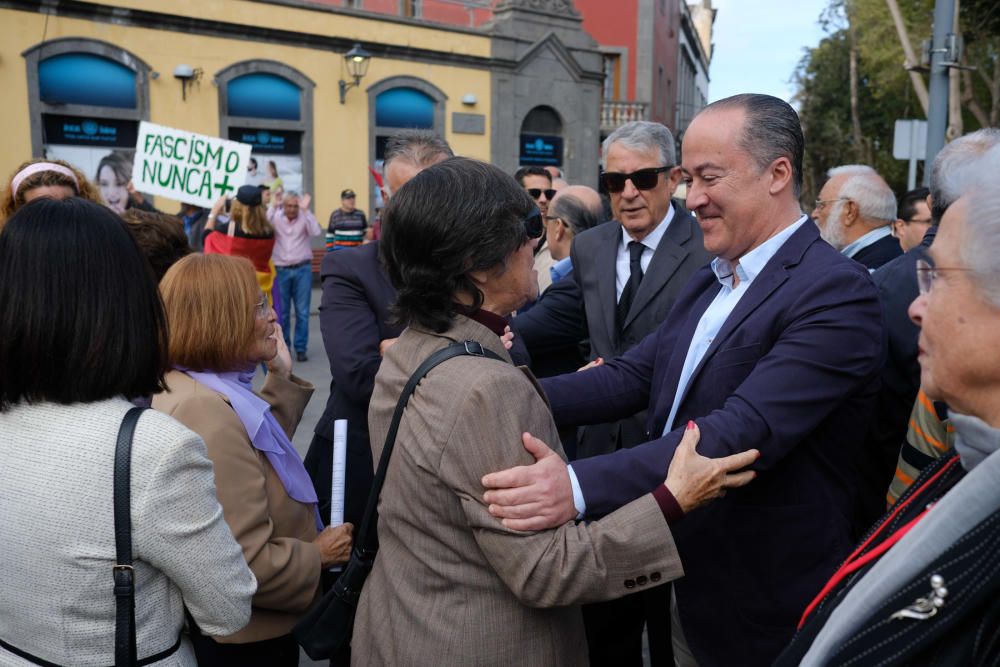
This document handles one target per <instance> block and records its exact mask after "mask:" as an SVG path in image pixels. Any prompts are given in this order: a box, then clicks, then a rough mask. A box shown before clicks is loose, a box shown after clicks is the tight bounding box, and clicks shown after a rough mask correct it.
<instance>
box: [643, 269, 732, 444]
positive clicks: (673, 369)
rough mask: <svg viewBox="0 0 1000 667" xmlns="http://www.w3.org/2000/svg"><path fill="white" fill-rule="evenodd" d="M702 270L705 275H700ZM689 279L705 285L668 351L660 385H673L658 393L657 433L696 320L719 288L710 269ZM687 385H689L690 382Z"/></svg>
mask: <svg viewBox="0 0 1000 667" xmlns="http://www.w3.org/2000/svg"><path fill="white" fill-rule="evenodd" d="M703 272H704V273H705V275H702V273H703ZM691 280H692V281H694V280H701V281H702V282H704V283H705V285H704V287H701V288H700V292H701V294H700V296H699V297H698V299H697V301H695V303H694V306H693V307H692V308H691V309H690V310H689V311H688V314H687V317H686V318H685V319H684V322H683V323H682V324H681V330H680V331H679V332H678V334H677V338H676V339H675V340H676V341H677V344H676V345H674V349H673V350H672V351H671V353H670V362H669V363H668V364H667V372H666V373H665V374H664V376H663V382H662V385H661V386H663V387H673V388H674V391H664V392H662V393H661V394H660V399H659V401H658V403H657V405H656V408H655V414H656V422H655V428H656V430H654V431H653V432H654V433H657V434H658V433H660V432H661V431H663V426H664V425H665V423H666V421H667V417H668V416H669V415H670V408H671V406H672V405H673V400H674V395H675V394H676V393H677V383H678V382H679V381H680V377H681V371H682V370H683V369H684V360H685V359H686V358H687V353H688V348H689V347H691V339H692V338H694V331H695V329H697V328H698V322H700V321H701V317H702V315H704V314H705V311H706V310H708V306H709V304H711V303H712V301H713V300H714V299H715V296H716V295H717V294H718V293H719V289H720V285H719V281H718V280H717V279H716V277H715V273H713V272H712V271H711V270H710V269H699V271H698V273H696V274H695V275H694V276H692V278H691ZM688 386H691V383H690V382H689V383H688Z"/></svg>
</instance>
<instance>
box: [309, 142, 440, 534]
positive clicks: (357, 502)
mask: <svg viewBox="0 0 1000 667" xmlns="http://www.w3.org/2000/svg"><path fill="white" fill-rule="evenodd" d="M453 155H454V154H453V153H452V152H451V148H449V146H448V144H447V142H445V141H444V140H443V139H441V138H440V137H438V136H437V135H435V134H432V133H428V132H403V133H400V134H399V135H396V136H394V137H392V138H391V139H390V140H389V142H388V143H387V144H386V152H385V162H384V169H385V184H386V187H385V189H384V192H383V194H384V195H385V196H386V198H388V197H389V196H390V195H391V193H393V192H395V191H397V190H398V189H399V188H401V187H402V186H403V185H404V184H405V183H406V182H407V181H409V180H410V179H411V178H413V177H414V176H416V175H417V174H418V173H420V171H421V170H423V169H425V168H427V167H429V166H431V165H432V164H436V163H438V162H440V161H442V160H445V159H447V158H449V157H453ZM378 246H379V244H378V243H377V242H375V243H368V244H365V245H362V246H360V247H357V248H345V249H341V250H335V251H333V252H329V253H327V254H326V255H325V256H324V257H323V264H322V265H321V267H320V278H321V280H322V284H323V298H322V301H321V303H320V308H319V322H320V330H321V331H322V333H323V345H324V346H325V347H326V355H327V357H328V358H329V360H330V376H331V379H330V398H329V400H328V401H327V404H326V410H325V411H324V412H323V416H322V417H321V418H320V420H319V422H318V423H317V424H316V431H315V435H314V436H313V440H312V443H310V445H309V451H308V453H307V454H306V458H305V466H306V470H307V471H308V472H309V475H310V477H312V480H313V485H314V486H315V487H316V495H317V497H318V498H319V507H320V514H321V515H322V517H323V520H324V521H329V519H330V493H331V488H330V487H331V479H332V465H333V424H334V422H335V421H336V420H338V419H346V420H347V476H346V489H345V492H344V521H347V522H350V523H353V524H354V525H356V526H359V525H361V524H360V523H359V522H360V521H361V520H362V518H363V515H364V510H365V501H366V500H367V499H368V491H369V489H370V488H371V483H372V479H373V474H374V472H373V469H374V466H373V464H372V457H371V446H370V444H369V442H368V402H369V401H370V400H371V395H372V390H373V388H374V383H375V373H377V372H378V369H379V366H380V365H381V363H382V353H383V351H384V350H385V348H386V347H387V346H388V345H391V344H392V342H393V341H395V339H396V337H397V336H399V334H400V332H401V331H402V327H400V326H399V325H397V324H393V323H391V322H390V317H389V306H390V305H391V304H392V302H393V301H394V300H395V298H396V290H395V289H393V287H392V285H391V284H390V282H389V278H388V276H387V275H386V274H385V270H384V269H383V268H382V263H381V262H380V261H379V257H378Z"/></svg>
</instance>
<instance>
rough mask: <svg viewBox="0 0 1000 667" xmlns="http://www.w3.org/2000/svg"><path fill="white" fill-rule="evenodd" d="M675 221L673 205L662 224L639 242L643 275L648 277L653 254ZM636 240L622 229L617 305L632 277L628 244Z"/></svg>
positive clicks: (619, 246)
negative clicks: (647, 273)
mask: <svg viewBox="0 0 1000 667" xmlns="http://www.w3.org/2000/svg"><path fill="white" fill-rule="evenodd" d="M673 219H674V205H673V204H671V205H670V208H668V209H667V215H666V216H664V218H663V220H661V221H660V224H658V225H657V226H656V227H655V228H654V229H653V231H651V232H650V233H649V234H648V235H647V236H646V238H644V239H643V240H641V241H639V243H641V244H642V245H643V249H642V256H641V257H640V258H639V264H640V266H642V274H643V275H646V270H647V269H649V263H650V262H651V261H652V259H653V253H654V252H656V246H658V245H660V239H662V238H663V235H664V234H665V233H666V231H667V227H668V226H669V225H670V221H671V220H673ZM634 240H635V239H633V238H632V237H631V236H629V235H628V232H627V231H625V227H622V240H621V241H620V242H619V243H618V256H617V258H616V259H615V303H618V302H619V301H621V298H622V292H624V291H625V285H626V284H627V283H628V279H629V276H630V275H632V269H631V267H630V266H629V263H630V261H631V259H630V257H629V252H628V244H629V243H631V242H632V241H634Z"/></svg>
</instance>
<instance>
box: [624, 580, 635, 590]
mask: <svg viewBox="0 0 1000 667" xmlns="http://www.w3.org/2000/svg"><path fill="white" fill-rule="evenodd" d="M625 588H628V589H632V588H635V579H626V580H625Z"/></svg>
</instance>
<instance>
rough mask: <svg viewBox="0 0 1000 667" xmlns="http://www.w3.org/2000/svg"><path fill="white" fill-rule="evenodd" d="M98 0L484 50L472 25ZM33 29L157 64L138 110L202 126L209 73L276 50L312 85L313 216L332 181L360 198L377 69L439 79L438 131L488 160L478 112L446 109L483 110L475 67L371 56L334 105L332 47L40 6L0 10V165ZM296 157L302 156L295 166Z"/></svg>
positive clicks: (15, 157)
mask: <svg viewBox="0 0 1000 667" xmlns="http://www.w3.org/2000/svg"><path fill="white" fill-rule="evenodd" d="M102 4H114V5H116V6H126V7H127V6H133V7H135V8H137V9H143V10H146V11H157V10H159V11H163V12H170V13H173V14H180V15H190V16H198V17H202V18H212V19H217V20H220V21H228V22H236V23H246V24H254V25H267V26H272V27H280V28H281V29H283V30H289V29H294V30H301V31H303V32H310V33H313V34H323V35H335V36H342V37H346V38H349V39H356V40H358V41H359V42H361V43H362V44H364V43H365V42H366V41H368V42H388V43H393V44H411V45H413V46H420V47H421V48H433V49H435V50H438V51H445V52H448V51H453V50H454V51H460V52H462V53H469V54H474V55H488V52H489V39H488V38H487V37H484V36H478V35H470V34H463V33H456V32H451V31H446V30H433V29H427V28H415V27H413V26H411V25H402V24H399V23H393V22H388V21H378V20H372V19H365V18H358V17H353V16H344V15H342V14H334V13H330V12H322V11H309V10H298V9H292V8H289V7H287V6H277V5H270V4H267V3H261V2H248V1H244V0H222V1H219V0H213V2H205V1H204V0H199V1H195V0H162V1H161V0H144V1H142V2H116V3H111V2H106V3H102ZM43 34H44V35H45V39H47V40H51V39H59V38H63V37H77V38H90V39H97V40H101V41H105V42H109V43H111V44H114V45H116V46H118V47H121V48H123V49H125V50H127V51H129V52H131V53H133V54H134V55H135V56H137V57H139V58H141V59H142V60H144V61H145V62H146V63H147V64H148V65H149V66H150V67H152V68H153V70H154V71H156V72H159V78H157V79H155V80H151V81H150V82H149V120H150V121H152V122H154V123H159V124H161V125H167V126H171V127H177V128H181V129H185V130H190V131H194V132H200V133H204V134H209V135H218V134H219V98H218V89H217V87H216V86H215V84H214V83H213V79H214V76H215V74H216V73H217V72H219V71H220V70H222V69H224V68H226V67H228V66H230V65H232V64H234V63H237V62H240V61H244V60H253V59H266V60H273V61H277V62H280V63H283V64H285V65H288V66H290V67H293V68H295V69H297V70H299V71H300V72H302V73H303V74H304V75H305V76H307V77H309V78H310V79H311V80H312V81H313V82H314V83H315V84H316V87H315V88H314V90H313V151H314V163H313V165H312V168H313V182H314V184H315V185H314V187H315V190H316V192H315V193H313V198H314V201H315V202H316V203H315V205H314V207H313V210H314V212H315V213H316V214H317V217H318V218H319V220H320V222H321V224H325V220H326V218H327V217H328V216H329V214H330V212H331V211H333V209H335V208H336V207H337V206H339V205H340V200H339V193H340V191H341V190H343V189H344V188H353V189H354V190H355V191H356V192H357V193H358V205H359V206H360V207H362V208H367V205H368V201H369V192H370V190H369V189H370V187H373V186H374V183H373V182H372V179H371V177H370V175H369V174H368V156H369V126H368V118H369V112H368V95H367V93H366V92H365V90H366V89H367V88H368V87H369V86H371V85H373V84H375V83H377V82H378V81H380V80H382V79H385V78H387V77H391V76H399V75H407V76H413V77H417V78H420V79H423V80H425V81H427V82H428V83H431V84H434V85H435V86H437V87H438V88H440V89H441V90H442V91H443V92H444V94H445V95H447V97H448V99H447V100H446V101H445V129H446V132H445V138H446V139H447V140H448V142H449V143H450V144H451V146H452V148H453V149H454V150H455V152H456V153H458V154H461V155H466V156H469V157H475V158H479V159H482V160H487V161H488V160H489V159H490V137H489V123H488V122H487V124H486V125H487V132H486V134H482V135H470V134H454V133H453V132H452V131H451V114H452V112H455V111H459V112H471V113H477V114H484V115H485V116H486V117H487V119H488V118H489V113H490V72H489V71H488V70H485V69H471V68H464V67H455V66H446V65H437V64H426V63H420V62H410V61H404V60H387V59H384V58H372V60H371V63H370V66H369V69H368V74H367V76H366V77H365V78H364V79H362V81H361V85H360V86H359V87H357V88H354V89H351V90H350V91H348V93H347V100H346V104H343V105H342V104H340V100H339V89H338V83H337V82H338V80H339V79H340V78H345V79H346V78H348V77H347V76H346V72H344V71H343V70H344V68H343V56H342V54H339V53H333V52H330V51H326V50H320V49H314V48H302V47H294V46H286V45H282V44H273V43H259V42H251V41H247V40H236V39H225V38H218V37H211V36H202V35H188V34H184V33H180V32H173V31H165V30H151V29H146V28H136V27H130V26H123V25H116V24H110V23H100V22H91V21H85V20H78V19H70V18H64V17H59V16H49V17H48V21H47V25H46V17H45V16H44V15H42V14H36V13H29V12H22V11H14V10H0V45H2V46H0V90H3V91H4V93H5V95H4V96H5V98H6V100H5V104H3V105H0V124H2V125H0V126H2V128H3V132H0V136H2V137H3V138H4V139H3V147H2V150H0V173H3V174H4V175H7V174H10V173H11V172H12V171H13V170H14V169H15V168H16V167H17V165H18V164H20V163H21V162H23V161H24V160H27V159H29V158H30V157H31V125H30V118H29V112H28V86H27V75H26V66H25V61H24V58H23V57H22V56H21V53H22V52H23V51H25V50H26V49H28V48H30V47H32V46H35V45H36V44H38V43H40V42H41V41H42V35H43ZM181 63H185V64H188V65H191V66H192V67H195V68H198V67H200V68H202V69H203V70H204V75H203V77H202V78H201V80H200V81H199V82H198V83H196V84H194V85H189V86H188V91H187V100H186V101H184V100H182V98H181V84H180V82H179V81H178V80H176V79H175V78H174V77H173V74H172V73H173V71H174V67H176V66H177V65H179V64H181ZM467 93H472V94H473V95H475V96H476V98H477V100H478V103H477V104H476V105H475V106H474V107H464V106H463V105H462V104H461V99H462V97H463V96H464V95H466V94H467ZM307 168H308V166H306V165H304V169H307ZM155 203H156V206H157V207H158V208H160V209H161V210H164V211H168V212H173V211H176V210H177V209H178V207H179V205H178V204H177V202H174V201H170V200H167V199H165V198H162V197H157V198H156V201H155Z"/></svg>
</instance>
